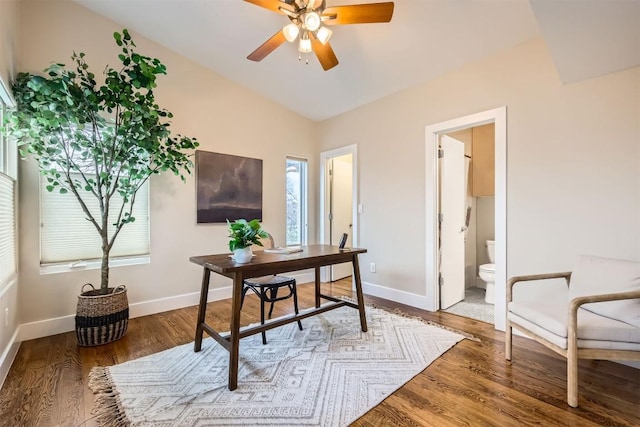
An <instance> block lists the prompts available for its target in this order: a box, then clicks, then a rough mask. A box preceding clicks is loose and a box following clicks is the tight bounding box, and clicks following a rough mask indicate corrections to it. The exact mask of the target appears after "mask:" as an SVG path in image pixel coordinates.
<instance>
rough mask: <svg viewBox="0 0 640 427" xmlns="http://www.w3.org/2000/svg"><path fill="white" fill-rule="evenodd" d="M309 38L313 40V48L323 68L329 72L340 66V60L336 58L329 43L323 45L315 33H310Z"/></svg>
mask: <svg viewBox="0 0 640 427" xmlns="http://www.w3.org/2000/svg"><path fill="white" fill-rule="evenodd" d="M309 36H310V38H311V48H312V49H313V52H314V53H315V54H316V56H317V57H318V61H320V65H322V68H323V69H324V70H325V71H328V70H330V69H332V68H333V67H335V66H336V65H338V58H337V57H336V54H335V52H334V51H333V49H332V48H331V45H330V44H329V42H327V43H325V44H322V42H321V41H320V40H318V39H317V38H316V36H314V35H313V33H309Z"/></svg>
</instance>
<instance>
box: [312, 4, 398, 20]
mask: <svg viewBox="0 0 640 427" xmlns="http://www.w3.org/2000/svg"><path fill="white" fill-rule="evenodd" d="M392 17H393V2H385V3H369V4H352V5H346V6H333V7H327V8H326V9H325V10H324V11H323V12H322V18H323V23H324V24H326V25H345V24H368V23H374V22H389V21H391V18H392Z"/></svg>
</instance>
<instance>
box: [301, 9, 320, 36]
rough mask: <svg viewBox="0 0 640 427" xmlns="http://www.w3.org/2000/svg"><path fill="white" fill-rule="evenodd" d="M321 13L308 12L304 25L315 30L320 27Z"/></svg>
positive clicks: (310, 29)
mask: <svg viewBox="0 0 640 427" xmlns="http://www.w3.org/2000/svg"><path fill="white" fill-rule="evenodd" d="M320 22H321V20H320V15H318V14H317V13H316V12H308V13H306V14H305V15H304V26H305V27H306V28H307V30H309V31H315V30H317V29H318V28H320Z"/></svg>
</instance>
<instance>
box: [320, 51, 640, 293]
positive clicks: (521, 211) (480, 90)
mask: <svg viewBox="0 0 640 427" xmlns="http://www.w3.org/2000/svg"><path fill="white" fill-rule="evenodd" d="M639 86H640V68H634V69H630V70H626V71H622V72H618V73H615V74H610V75H607V76H603V77H600V78H595V79H592V80H588V81H584V82H581V83H576V84H571V85H566V86H563V85H562V84H561V83H560V81H559V79H558V76H557V74H556V71H555V67H554V64H553V63H552V60H551V57H550V54H549V51H548V49H547V46H546V45H545V43H544V42H543V41H542V40H541V39H539V40H535V41H532V42H529V43H526V44H523V45H521V46H518V47H515V48H513V49H509V50H507V51H504V52H502V53H500V54H497V55H495V56H493V57H490V58H487V59H485V60H482V61H479V62H477V63H474V64H471V65H467V66H464V67H462V68H460V69H459V70H457V71H455V72H451V73H448V74H446V75H444V76H442V77H440V78H438V79H435V80H432V81H429V82H427V83H425V84H423V85H420V86H417V87H414V88H411V89H409V90H406V91H403V92H401V93H398V94H395V95H392V96H389V97H387V98H384V99H382V100H380V101H377V102H375V103H372V104H369V105H366V106H364V107H361V108H358V109H356V110H353V111H351V112H348V113H345V114H343V115H340V116H338V117H336V118H333V119H330V120H327V121H325V122H322V123H321V126H320V134H319V142H320V149H321V150H328V149H331V148H334V147H337V146H341V145H345V144H346V143H354V142H356V143H357V144H358V152H359V158H360V163H359V165H360V166H359V177H360V202H361V203H362V204H363V206H364V207H365V209H364V213H363V214H361V215H360V240H359V242H360V243H359V245H360V246H362V247H364V248H367V249H368V253H367V254H364V255H363V256H362V262H361V265H368V263H369V262H376V263H377V266H378V272H377V273H370V272H368V271H366V270H363V272H362V275H363V280H364V281H365V282H368V283H371V284H375V285H377V286H378V287H381V288H387V289H388V290H390V292H386V293H387V295H392V294H393V293H394V292H396V294H400V293H409V294H415V295H420V296H424V295H425V288H426V283H425V281H426V279H425V268H424V259H425V242H424V238H425V142H424V141H425V134H424V129H425V126H426V125H430V124H434V123H439V122H442V121H445V120H450V119H454V118H457V117H461V116H465V115H468V114H472V113H477V112H481V111H486V110H490V109H492V108H496V107H499V106H503V105H506V106H507V135H508V136H507V276H513V275H516V274H526V273H534V272H545V271H563V270H568V269H571V267H572V264H573V260H574V258H575V256H576V255H577V254H580V253H591V254H596V255H606V256H610V257H620V258H627V259H636V260H637V259H640V179H639V178H640V120H638V117H639V114H640V111H639V110H640V107H639V103H640V97H638V96H637V94H638V93H639V90H640V87H639ZM391 148H392V149H391ZM380 206H384V207H385V208H384V209H378V208H377V207H380ZM367 207H369V208H368V209H367ZM429 286H433V284H429ZM404 295H405V297H406V294H404Z"/></svg>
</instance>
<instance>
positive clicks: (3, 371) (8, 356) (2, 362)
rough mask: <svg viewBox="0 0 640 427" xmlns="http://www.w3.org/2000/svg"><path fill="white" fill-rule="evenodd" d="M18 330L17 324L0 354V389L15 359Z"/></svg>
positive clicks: (18, 345) (17, 345)
mask: <svg viewBox="0 0 640 427" xmlns="http://www.w3.org/2000/svg"><path fill="white" fill-rule="evenodd" d="M19 332H20V327H19V326H18V327H17V328H16V330H15V332H14V333H13V336H12V337H11V339H10V340H9V343H8V344H7V347H6V348H5V349H4V351H3V352H2V356H0V389H1V388H2V386H3V385H4V380H6V379H7V375H8V374H9V370H10V369H11V365H12V364H13V361H14V360H15V359H16V355H17V354H18V350H19V349H20V341H18V335H19Z"/></svg>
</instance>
